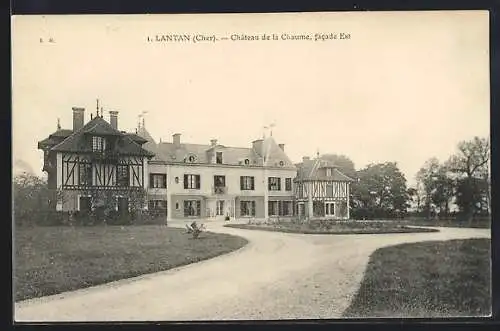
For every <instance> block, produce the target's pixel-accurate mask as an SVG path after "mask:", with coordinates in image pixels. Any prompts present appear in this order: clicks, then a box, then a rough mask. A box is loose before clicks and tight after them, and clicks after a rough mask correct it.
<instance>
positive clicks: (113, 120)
mask: <svg viewBox="0 0 500 331" xmlns="http://www.w3.org/2000/svg"><path fill="white" fill-rule="evenodd" d="M109 123H110V124H111V126H112V127H113V129H115V130H118V112H117V111H116V110H110V111H109Z"/></svg>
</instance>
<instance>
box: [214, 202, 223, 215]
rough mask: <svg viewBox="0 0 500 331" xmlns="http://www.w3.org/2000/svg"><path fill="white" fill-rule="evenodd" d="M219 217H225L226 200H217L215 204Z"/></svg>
mask: <svg viewBox="0 0 500 331" xmlns="http://www.w3.org/2000/svg"><path fill="white" fill-rule="evenodd" d="M215 210H216V215H217V216H224V200H217V201H216V204H215Z"/></svg>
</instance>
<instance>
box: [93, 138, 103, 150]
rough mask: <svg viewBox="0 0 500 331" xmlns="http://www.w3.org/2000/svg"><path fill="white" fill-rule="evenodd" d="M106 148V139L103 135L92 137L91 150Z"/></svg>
mask: <svg viewBox="0 0 500 331" xmlns="http://www.w3.org/2000/svg"><path fill="white" fill-rule="evenodd" d="M105 150H106V139H105V138H103V137H98V136H94V137H92V151H94V152H104V151H105Z"/></svg>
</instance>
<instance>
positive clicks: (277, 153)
mask: <svg viewBox="0 0 500 331" xmlns="http://www.w3.org/2000/svg"><path fill="white" fill-rule="evenodd" d="M137 133H138V135H140V136H141V137H143V138H145V139H147V140H148V142H147V143H145V144H144V148H146V149H147V150H149V151H150V152H153V153H155V156H154V157H153V160H156V161H163V162H169V163H185V160H186V161H187V160H188V158H189V156H191V155H192V156H194V157H195V161H194V162H189V163H193V164H208V163H213V159H214V158H215V155H216V154H215V153H216V152H222V153H223V157H222V158H223V164H228V165H244V164H245V160H246V159H248V160H249V165H250V166H263V165H264V164H265V165H266V166H272V167H284V168H295V165H294V164H293V162H292V161H291V160H290V159H289V158H288V156H287V155H286V154H285V152H284V151H283V150H282V149H281V148H280V147H279V146H278V144H276V142H275V141H274V139H273V138H272V137H268V138H266V139H265V140H264V141H263V143H262V147H261V149H260V150H255V149H254V148H253V147H248V148H245V147H232V146H225V145H220V144H218V145H216V146H212V145H209V144H191V143H182V142H181V144H180V146H178V147H176V146H175V145H174V143H172V142H160V143H156V142H155V141H154V139H153V138H152V137H151V135H150V134H149V132H148V131H147V130H146V129H145V128H144V127H141V128H139V129H138V131H137ZM280 161H283V165H280Z"/></svg>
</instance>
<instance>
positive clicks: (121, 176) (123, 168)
mask: <svg viewBox="0 0 500 331" xmlns="http://www.w3.org/2000/svg"><path fill="white" fill-rule="evenodd" d="M116 183H117V185H118V186H129V185H130V177H129V170H128V165H126V164H119V165H117V166H116Z"/></svg>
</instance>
